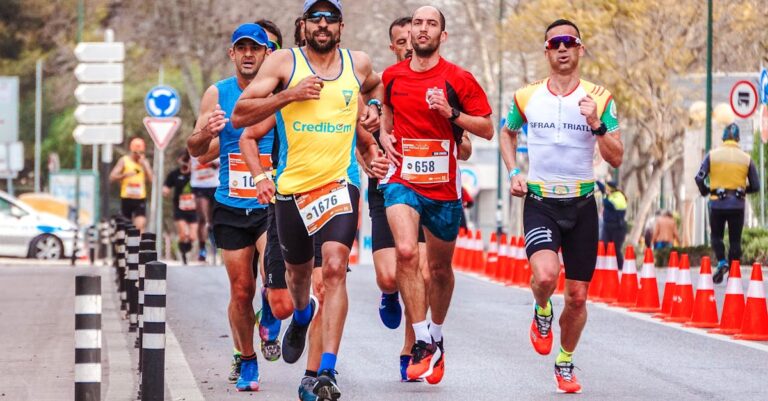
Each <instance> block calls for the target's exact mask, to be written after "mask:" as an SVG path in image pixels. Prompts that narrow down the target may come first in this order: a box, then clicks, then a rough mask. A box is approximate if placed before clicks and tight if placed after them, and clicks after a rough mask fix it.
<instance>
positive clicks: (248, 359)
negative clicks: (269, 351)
mask: <svg viewBox="0 0 768 401" xmlns="http://www.w3.org/2000/svg"><path fill="white" fill-rule="evenodd" d="M240 359H241V360H243V361H250V360H253V359H256V353H255V352H254V353H253V354H252V355H250V356H245V355H242V356H241V357H240Z"/></svg>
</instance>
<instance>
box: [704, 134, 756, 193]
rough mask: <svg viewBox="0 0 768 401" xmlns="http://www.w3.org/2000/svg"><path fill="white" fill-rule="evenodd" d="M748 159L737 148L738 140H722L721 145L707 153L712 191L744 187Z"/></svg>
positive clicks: (747, 156)
mask: <svg viewBox="0 0 768 401" xmlns="http://www.w3.org/2000/svg"><path fill="white" fill-rule="evenodd" d="M750 160H751V159H750V158H749V155H748V154H746V153H744V151H742V150H741V149H740V148H739V144H738V142H735V141H725V142H723V145H722V146H720V147H718V148H717V149H714V150H712V151H711V152H710V153H709V187H710V188H712V190H713V191H714V190H717V189H718V188H723V189H730V190H734V189H737V188H746V187H747V175H749V163H750ZM713 198H714V197H713Z"/></svg>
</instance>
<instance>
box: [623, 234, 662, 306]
mask: <svg viewBox="0 0 768 401" xmlns="http://www.w3.org/2000/svg"><path fill="white" fill-rule="evenodd" d="M660 309H661V307H660V306H659V287H658V283H657V282H656V267H655V266H654V265H653V251H652V250H651V248H645V258H644V259H643V269H642V270H641V271H640V288H639V290H638V293H637V304H635V307H634V308H632V309H630V310H632V311H635V312H658V311H659V310H660Z"/></svg>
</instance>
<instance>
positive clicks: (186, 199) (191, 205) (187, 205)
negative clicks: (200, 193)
mask: <svg viewBox="0 0 768 401" xmlns="http://www.w3.org/2000/svg"><path fill="white" fill-rule="evenodd" d="M196 208H197V207H196V205H195V194H181V195H179V210H183V211H185V212H191V211H193V210H195V209H196Z"/></svg>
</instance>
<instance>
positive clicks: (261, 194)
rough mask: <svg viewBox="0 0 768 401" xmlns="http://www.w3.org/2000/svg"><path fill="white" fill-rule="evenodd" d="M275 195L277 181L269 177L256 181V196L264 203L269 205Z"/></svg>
mask: <svg viewBox="0 0 768 401" xmlns="http://www.w3.org/2000/svg"><path fill="white" fill-rule="evenodd" d="M274 196H275V183H274V182H272V180H270V179H269V178H266V179H263V180H261V181H259V182H258V183H256V197H257V198H258V199H259V203H261V204H262V205H269V203H270V202H272V198H273V197H274Z"/></svg>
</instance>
